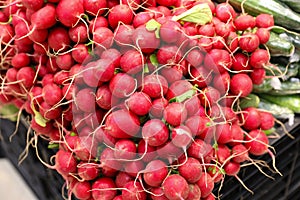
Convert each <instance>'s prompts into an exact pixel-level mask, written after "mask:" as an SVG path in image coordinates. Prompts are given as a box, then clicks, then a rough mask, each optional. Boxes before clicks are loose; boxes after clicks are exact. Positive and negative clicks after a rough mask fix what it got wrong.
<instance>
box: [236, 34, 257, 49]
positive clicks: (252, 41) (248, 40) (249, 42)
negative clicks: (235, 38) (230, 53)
mask: <svg viewBox="0 0 300 200" xmlns="http://www.w3.org/2000/svg"><path fill="white" fill-rule="evenodd" d="M239 45H240V48H241V49H242V50H244V51H246V52H248V53H251V52H253V51H255V50H256V49H257V48H258V46H259V37H258V36H257V35H255V34H254V33H244V34H243V35H242V36H241V38H240V41H239Z"/></svg>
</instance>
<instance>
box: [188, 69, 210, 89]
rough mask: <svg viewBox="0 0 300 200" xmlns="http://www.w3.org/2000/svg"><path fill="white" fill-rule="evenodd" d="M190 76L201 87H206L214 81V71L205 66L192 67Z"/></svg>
mask: <svg viewBox="0 0 300 200" xmlns="http://www.w3.org/2000/svg"><path fill="white" fill-rule="evenodd" d="M190 76H191V79H192V83H193V84H194V85H197V86H198V87H199V88H205V87H206V86H208V85H210V83H211V81H212V73H210V70H208V69H207V68H205V67H202V66H201V67H197V68H195V67H192V68H191V70H190Z"/></svg>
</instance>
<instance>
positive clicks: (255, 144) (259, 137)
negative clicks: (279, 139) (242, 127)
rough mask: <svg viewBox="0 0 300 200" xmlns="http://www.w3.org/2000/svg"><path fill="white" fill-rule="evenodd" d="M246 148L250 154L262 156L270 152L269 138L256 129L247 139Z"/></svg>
mask: <svg viewBox="0 0 300 200" xmlns="http://www.w3.org/2000/svg"><path fill="white" fill-rule="evenodd" d="M245 141H246V143H245V146H246V148H248V149H249V153H250V154H252V155H255V156H260V155H263V154H265V153H267V152H268V144H269V140H268V137H267V136H266V134H265V133H264V132H262V131H261V130H258V129H255V130H252V131H250V132H249V135H246V137H245Z"/></svg>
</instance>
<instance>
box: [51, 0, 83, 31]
mask: <svg viewBox="0 0 300 200" xmlns="http://www.w3.org/2000/svg"><path fill="white" fill-rule="evenodd" d="M83 13H84V7H83V1H82V0H74V1H72V2H69V1H68V0H60V1H59V3H58V5H57V7H56V15H57V18H58V20H59V21H60V22H61V23H62V24H63V25H65V26H66V27H72V26H74V25H75V24H76V22H77V21H79V18H80V17H81V16H80V15H81V14H83Z"/></svg>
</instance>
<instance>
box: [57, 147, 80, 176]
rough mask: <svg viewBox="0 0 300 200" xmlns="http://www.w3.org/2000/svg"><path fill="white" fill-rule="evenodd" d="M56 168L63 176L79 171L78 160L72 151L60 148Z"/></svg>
mask: <svg viewBox="0 0 300 200" xmlns="http://www.w3.org/2000/svg"><path fill="white" fill-rule="evenodd" d="M55 168H56V170H57V171H58V173H60V174H61V175H63V176H67V175H68V174H69V173H75V172H76V171H77V160H76V159H75V157H74V156H73V154H72V153H71V152H68V151H64V150H59V151H58V152H57V153H56V156H55Z"/></svg>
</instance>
